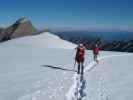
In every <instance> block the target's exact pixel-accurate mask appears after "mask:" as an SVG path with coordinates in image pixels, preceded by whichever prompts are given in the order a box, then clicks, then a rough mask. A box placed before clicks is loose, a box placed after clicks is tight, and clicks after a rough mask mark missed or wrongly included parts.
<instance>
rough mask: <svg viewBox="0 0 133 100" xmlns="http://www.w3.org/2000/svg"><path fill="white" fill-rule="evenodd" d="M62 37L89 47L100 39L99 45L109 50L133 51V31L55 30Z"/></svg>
mask: <svg viewBox="0 0 133 100" xmlns="http://www.w3.org/2000/svg"><path fill="white" fill-rule="evenodd" d="M55 34H56V35H59V36H60V37H61V38H62V39H65V40H68V41H71V42H73V43H76V44H78V43H80V42H82V43H84V45H85V46H86V48H87V49H92V47H93V46H94V44H95V42H96V41H98V43H99V47H100V48H101V49H102V50H107V51H121V52H133V32H87V31H73V32H68V31H67V32H55Z"/></svg>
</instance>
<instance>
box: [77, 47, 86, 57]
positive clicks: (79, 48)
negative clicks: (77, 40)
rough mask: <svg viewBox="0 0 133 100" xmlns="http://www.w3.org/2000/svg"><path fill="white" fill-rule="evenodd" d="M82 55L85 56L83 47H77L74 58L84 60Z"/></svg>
mask: <svg viewBox="0 0 133 100" xmlns="http://www.w3.org/2000/svg"><path fill="white" fill-rule="evenodd" d="M84 54H85V49H84V48H83V47H78V48H77V54H76V57H77V58H78V59H83V58H84Z"/></svg>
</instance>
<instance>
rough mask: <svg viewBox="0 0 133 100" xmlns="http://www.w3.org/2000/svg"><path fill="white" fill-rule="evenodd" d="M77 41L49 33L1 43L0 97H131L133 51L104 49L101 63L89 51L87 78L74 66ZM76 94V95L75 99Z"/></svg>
mask: <svg viewBox="0 0 133 100" xmlns="http://www.w3.org/2000/svg"><path fill="white" fill-rule="evenodd" d="M74 47H75V45H74V44H72V43H69V42H67V41H64V40H61V39H60V38H59V37H57V36H54V35H51V34H50V33H44V34H40V35H38V36H28V37H24V38H19V39H15V40H11V41H8V42H5V43H2V44H1V45H0V100H76V96H75V94H74V93H75V91H76V90H75V88H76V87H77V86H79V87H80V85H81V91H80V92H79V94H81V93H82V92H84V93H85V95H84V96H83V97H82V98H81V100H129V99H130V100H131V98H133V96H132V92H133V86H132V84H133V76H132V73H133V70H132V69H133V67H132V66H133V62H132V59H133V54H128V53H116V52H101V55H100V63H99V65H96V63H94V62H93V61H92V53H91V52H90V51H87V52H86V61H85V75H84V82H82V83H80V84H77V83H78V82H79V80H77V77H78V76H77V75H76V72H75V71H74V69H73V65H74V56H75V50H74V49H73V48H74ZM73 98H74V99H73Z"/></svg>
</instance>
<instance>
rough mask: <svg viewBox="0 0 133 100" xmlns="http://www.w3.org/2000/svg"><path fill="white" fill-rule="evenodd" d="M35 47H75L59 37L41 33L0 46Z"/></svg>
mask: <svg viewBox="0 0 133 100" xmlns="http://www.w3.org/2000/svg"><path fill="white" fill-rule="evenodd" d="M6 44H7V45H8V46H19V47H20V46H21V45H22V46H26V47H27V46H36V47H42V48H63V49H73V48H75V47H76V45H75V44H73V43H70V42H68V41H65V40H62V39H61V38H60V37H58V36H56V35H54V34H52V33H50V32H43V33H41V34H39V35H34V36H27V37H23V38H18V39H14V40H10V41H7V42H5V43H3V44H1V45H0V46H3V45H4V46H5V45H6Z"/></svg>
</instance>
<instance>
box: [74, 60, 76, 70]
mask: <svg viewBox="0 0 133 100" xmlns="http://www.w3.org/2000/svg"><path fill="white" fill-rule="evenodd" d="M75 66H76V60H75V62H74V70H75Z"/></svg>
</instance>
